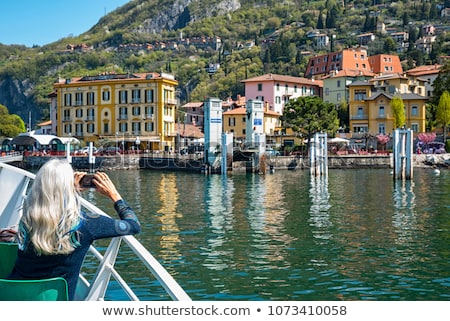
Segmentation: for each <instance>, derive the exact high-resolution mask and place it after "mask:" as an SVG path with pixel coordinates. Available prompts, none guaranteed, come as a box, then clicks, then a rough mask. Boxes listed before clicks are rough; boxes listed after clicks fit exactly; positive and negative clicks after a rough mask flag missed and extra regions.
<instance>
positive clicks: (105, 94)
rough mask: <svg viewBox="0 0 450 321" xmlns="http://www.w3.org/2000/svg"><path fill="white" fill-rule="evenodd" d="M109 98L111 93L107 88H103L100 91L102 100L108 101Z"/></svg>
mask: <svg viewBox="0 0 450 321" xmlns="http://www.w3.org/2000/svg"><path fill="white" fill-rule="evenodd" d="M110 99H111V93H110V92H109V90H103V92H102V100H103V101H108V100H110Z"/></svg>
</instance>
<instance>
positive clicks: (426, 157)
mask: <svg viewBox="0 0 450 321" xmlns="http://www.w3.org/2000/svg"><path fill="white" fill-rule="evenodd" d="M50 158H51V157H47V156H26V157H25V158H24V160H23V161H22V162H21V164H20V167H24V168H28V169H33V168H39V167H40V166H42V164H44V163H45V162H46V161H47V160H49V159H50ZM61 158H63V157H61ZM252 163H253V162H252V161H239V162H237V161H235V162H233V164H232V167H231V171H230V172H235V171H236V172H242V171H246V172H251V171H252V169H253V164H252ZM72 164H73V166H74V168H76V169H82V170H83V169H87V170H90V169H94V170H127V169H149V170H166V171H187V172H201V171H202V169H203V168H204V166H203V163H202V162H201V161H199V160H198V159H189V158H183V157H149V156H143V155H120V156H98V157H96V158H95V164H89V163H88V157H84V156H80V157H75V156H74V157H72ZM392 167H393V159H392V154H390V155H376V154H375V155H370V154H369V155H331V156H328V168H330V169H364V168H392ZM413 167H421V168H437V167H438V168H448V167H450V153H446V154H414V155H413ZM265 168H266V171H268V169H269V168H273V169H274V170H297V169H301V170H303V169H307V168H310V166H309V159H307V158H303V157H300V156H272V157H267V158H266V160H265ZM249 169H250V170H249Z"/></svg>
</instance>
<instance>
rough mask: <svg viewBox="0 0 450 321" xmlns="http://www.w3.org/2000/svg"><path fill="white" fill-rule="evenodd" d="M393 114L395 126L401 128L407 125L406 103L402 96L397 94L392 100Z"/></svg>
mask: <svg viewBox="0 0 450 321" xmlns="http://www.w3.org/2000/svg"><path fill="white" fill-rule="evenodd" d="M391 109H392V114H393V115H394V128H400V127H402V126H403V125H405V122H406V116H405V105H404V104H403V100H402V98H401V97H400V96H395V97H394V98H392V100H391Z"/></svg>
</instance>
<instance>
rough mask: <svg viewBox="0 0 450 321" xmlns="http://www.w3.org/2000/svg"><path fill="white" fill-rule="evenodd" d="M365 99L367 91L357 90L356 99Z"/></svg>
mask: <svg viewBox="0 0 450 321" xmlns="http://www.w3.org/2000/svg"><path fill="white" fill-rule="evenodd" d="M364 99H366V91H365V90H355V100H364Z"/></svg>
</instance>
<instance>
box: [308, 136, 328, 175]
mask: <svg viewBox="0 0 450 321" xmlns="http://www.w3.org/2000/svg"><path fill="white" fill-rule="evenodd" d="M309 161H310V166H311V167H310V171H311V174H313V175H315V176H328V148H327V134H322V133H316V134H314V138H313V141H311V142H310V147H309Z"/></svg>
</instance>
